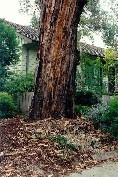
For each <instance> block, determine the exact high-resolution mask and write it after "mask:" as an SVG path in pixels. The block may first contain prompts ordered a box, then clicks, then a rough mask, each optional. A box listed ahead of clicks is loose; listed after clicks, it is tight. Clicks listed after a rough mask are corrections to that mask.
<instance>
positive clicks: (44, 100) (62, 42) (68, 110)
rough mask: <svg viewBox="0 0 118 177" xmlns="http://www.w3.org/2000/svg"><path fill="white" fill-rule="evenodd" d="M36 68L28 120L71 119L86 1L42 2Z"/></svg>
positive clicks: (60, 0) (49, 0) (43, 0)
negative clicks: (78, 48) (81, 22)
mask: <svg viewBox="0 0 118 177" xmlns="http://www.w3.org/2000/svg"><path fill="white" fill-rule="evenodd" d="M40 3H41V18H40V20H41V22H40V36H39V68H38V72H37V77H36V86H35V92H34V98H33V101H32V106H31V110H30V118H31V119H41V118H48V117H54V118H59V117H61V116H64V117H67V118H72V117H73V116H74V108H73V105H74V92H75V90H74V89H75V74H76V65H77V58H76V52H77V49H76V46H77V26H78V23H79V20H80V15H81V13H82V9H83V6H84V5H85V4H86V0H48V1H47V0H41V2H40Z"/></svg>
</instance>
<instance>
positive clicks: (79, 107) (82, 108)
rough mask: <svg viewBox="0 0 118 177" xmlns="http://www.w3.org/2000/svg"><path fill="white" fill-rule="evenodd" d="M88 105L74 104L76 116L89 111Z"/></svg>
mask: <svg viewBox="0 0 118 177" xmlns="http://www.w3.org/2000/svg"><path fill="white" fill-rule="evenodd" d="M89 109H90V107H88V106H82V105H75V113H76V114H77V115H78V116H81V115H85V114H86V113H87V112H88V111H89Z"/></svg>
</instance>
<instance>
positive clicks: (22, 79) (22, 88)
mask: <svg viewBox="0 0 118 177" xmlns="http://www.w3.org/2000/svg"><path fill="white" fill-rule="evenodd" d="M5 90H6V91H7V92H8V93H10V94H16V93H24V92H31V91H33V90H34V76H33V74H31V73H30V74H27V75H16V76H12V77H10V78H9V79H8V80H7V82H6V84H5Z"/></svg>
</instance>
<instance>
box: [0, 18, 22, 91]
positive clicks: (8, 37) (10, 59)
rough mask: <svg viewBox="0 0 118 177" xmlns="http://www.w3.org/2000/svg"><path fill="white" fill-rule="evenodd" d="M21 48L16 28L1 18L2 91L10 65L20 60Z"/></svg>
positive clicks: (0, 71) (0, 81)
mask: <svg viewBox="0 0 118 177" xmlns="http://www.w3.org/2000/svg"><path fill="white" fill-rule="evenodd" d="M19 49H20V48H19V46H18V42H17V38H16V33H15V30H14V29H13V28H12V27H10V26H8V25H6V24H5V22H4V20H2V19H0V91H3V90H4V84H5V80H6V78H7V70H8V66H9V65H10V64H15V63H17V62H18V60H19Z"/></svg>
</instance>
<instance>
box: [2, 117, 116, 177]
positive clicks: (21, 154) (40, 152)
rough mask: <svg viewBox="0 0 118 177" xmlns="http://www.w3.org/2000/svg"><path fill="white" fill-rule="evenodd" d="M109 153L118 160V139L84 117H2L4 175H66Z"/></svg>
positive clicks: (21, 176)
mask: <svg viewBox="0 0 118 177" xmlns="http://www.w3.org/2000/svg"><path fill="white" fill-rule="evenodd" d="M109 153H110V156H109ZM105 154H107V158H108V156H109V158H110V159H112V160H113V159H114V160H117V155H118V154H117V142H116V141H113V140H112V139H111V138H110V137H109V135H108V134H103V133H102V132H101V131H100V130H95V129H94V126H93V122H92V121H87V120H86V119H84V118H77V119H69V120H68V119H65V118H62V119H59V120H55V119H51V118H50V119H45V120H40V121H36V122H32V123H28V122H26V121H24V118H23V117H17V118H14V119H5V120H1V121H0V171H1V177H7V176H9V177H28V176H29V177H41V176H42V177H58V176H64V175H65V174H67V173H69V172H72V171H81V170H82V169H85V168H88V167H92V166H94V165H95V164H98V163H100V161H103V160H105V159H106V156H105ZM100 155H101V158H100Z"/></svg>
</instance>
